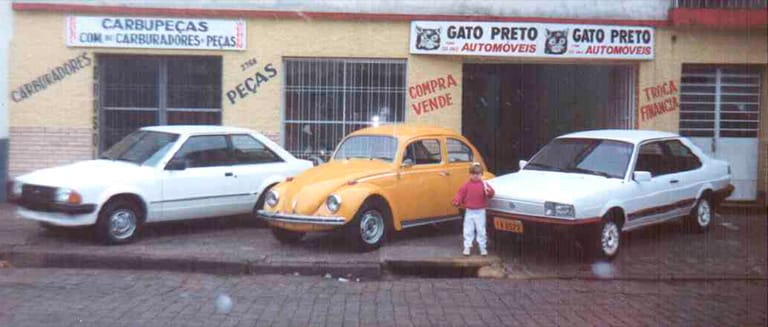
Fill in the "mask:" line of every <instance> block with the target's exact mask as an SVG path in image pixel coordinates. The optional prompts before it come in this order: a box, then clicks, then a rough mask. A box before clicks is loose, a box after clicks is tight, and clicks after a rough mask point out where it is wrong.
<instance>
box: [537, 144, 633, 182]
mask: <svg viewBox="0 0 768 327" xmlns="http://www.w3.org/2000/svg"><path fill="white" fill-rule="evenodd" d="M631 155H632V144H629V143H626V142H619V141H612V140H597V139H575V138H563V139H556V140H554V141H552V142H550V143H549V144H547V145H546V146H545V147H544V148H543V149H541V151H539V153H537V154H536V156H534V157H533V159H531V162H529V163H528V164H526V165H525V168H524V169H525V170H546V171H559V172H570V173H580V174H591V175H599V176H604V177H611V178H624V173H625V172H626V170H627V165H628V164H629V159H630V157H631Z"/></svg>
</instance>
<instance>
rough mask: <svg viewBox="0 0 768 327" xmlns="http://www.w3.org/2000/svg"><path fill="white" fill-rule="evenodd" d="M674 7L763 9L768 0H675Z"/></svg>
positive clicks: (766, 6)
mask: <svg viewBox="0 0 768 327" xmlns="http://www.w3.org/2000/svg"><path fill="white" fill-rule="evenodd" d="M673 6H674V7H675V8H710V9H765V8H768V0H675V2H674V4H673Z"/></svg>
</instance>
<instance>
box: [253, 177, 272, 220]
mask: <svg viewBox="0 0 768 327" xmlns="http://www.w3.org/2000/svg"><path fill="white" fill-rule="evenodd" d="M274 186H275V184H272V185H270V186H267V187H266V188H264V192H261V194H260V195H259V199H258V200H256V204H255V205H254V206H253V213H252V215H253V218H254V219H253V220H254V221H255V222H256V223H255V224H256V227H259V228H264V227H269V224H267V222H266V221H265V220H264V219H261V217H259V213H258V211H259V210H262V209H264V201H266V198H267V193H268V192H269V191H270V190H272V187H274Z"/></svg>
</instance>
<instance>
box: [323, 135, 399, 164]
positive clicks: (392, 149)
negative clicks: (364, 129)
mask: <svg viewBox="0 0 768 327" xmlns="http://www.w3.org/2000/svg"><path fill="white" fill-rule="evenodd" d="M396 153H397V139H396V138H394V137H391V136H378V135H358V136H351V137H348V138H347V139H346V140H344V142H342V143H341V145H339V149H338V150H336V154H335V155H334V156H333V158H334V159H337V160H338V159H351V158H366V159H379V160H384V161H388V162H392V161H393V160H395V154H396Z"/></svg>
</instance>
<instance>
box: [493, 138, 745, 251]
mask: <svg viewBox="0 0 768 327" xmlns="http://www.w3.org/2000/svg"><path fill="white" fill-rule="evenodd" d="M520 167H522V168H521V169H520V171H518V172H516V173H511V174H507V175H504V176H500V177H497V178H494V179H492V180H490V181H489V183H490V184H491V186H493V188H494V189H495V190H496V196H495V197H494V199H492V200H491V202H490V204H489V208H488V216H489V217H493V218H492V219H493V225H494V229H495V230H500V231H508V232H514V233H528V232H530V230H532V229H533V230H535V229H540V227H544V228H541V229H551V227H554V226H560V227H564V226H570V227H566V228H576V229H583V230H582V231H579V232H587V233H585V234H584V235H585V236H586V238H585V239H583V242H584V244H585V245H587V246H585V247H586V248H588V250H591V252H592V253H593V254H596V255H597V256H599V257H602V258H605V259H609V260H610V259H613V258H614V257H615V256H616V254H617V253H618V251H619V244H620V240H621V232H623V231H629V230H633V229H636V228H640V227H644V226H648V225H651V224H657V223H662V222H665V221H668V220H672V219H678V218H684V219H685V220H686V221H685V222H686V223H687V224H688V226H690V227H691V228H692V229H694V230H697V231H699V232H703V231H706V230H707V228H708V227H709V224H710V223H711V221H712V215H713V209H714V207H715V206H716V205H717V204H718V203H719V202H720V201H722V200H723V199H725V198H726V197H728V196H729V195H730V194H731V192H732V191H733V186H732V185H731V184H730V180H731V169H730V166H729V165H728V163H726V162H724V161H720V160H715V159H712V158H709V157H707V156H706V155H705V154H704V153H703V152H702V151H701V150H699V149H698V148H697V147H696V146H695V145H693V144H692V143H691V142H690V141H689V140H688V139H686V138H683V137H680V136H678V135H675V134H671V133H666V132H658V131H642V130H597V131H586V132H578V133H572V134H567V135H564V136H560V137H558V138H556V139H554V140H553V141H552V142H550V143H549V144H547V145H546V146H545V147H544V148H542V149H541V150H540V151H539V152H538V153H536V155H534V156H533V158H532V159H531V161H530V162H525V161H521V162H520Z"/></svg>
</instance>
